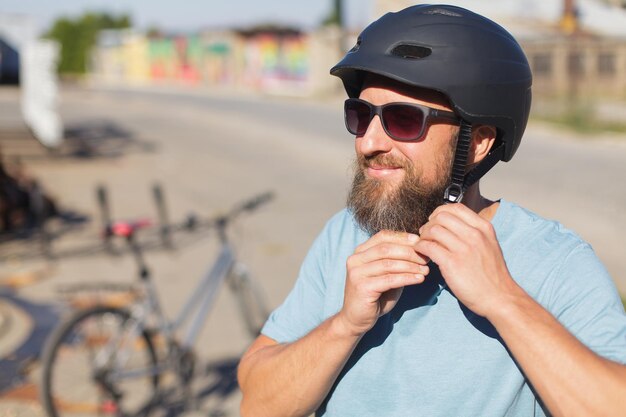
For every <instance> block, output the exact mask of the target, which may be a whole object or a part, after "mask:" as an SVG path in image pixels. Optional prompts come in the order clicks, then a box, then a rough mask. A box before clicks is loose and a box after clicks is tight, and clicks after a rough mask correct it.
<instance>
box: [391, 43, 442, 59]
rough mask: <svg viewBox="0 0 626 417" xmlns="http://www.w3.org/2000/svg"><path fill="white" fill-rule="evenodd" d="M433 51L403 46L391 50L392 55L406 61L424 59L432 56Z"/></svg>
mask: <svg viewBox="0 0 626 417" xmlns="http://www.w3.org/2000/svg"><path fill="white" fill-rule="evenodd" d="M432 52H433V51H432V49H430V48H426V47H425V46H419V45H409V44H402V45H398V46H395V47H394V48H393V49H392V50H391V55H395V56H399V57H401V58H405V59H422V58H426V57H427V56H429V55H430V54H432Z"/></svg>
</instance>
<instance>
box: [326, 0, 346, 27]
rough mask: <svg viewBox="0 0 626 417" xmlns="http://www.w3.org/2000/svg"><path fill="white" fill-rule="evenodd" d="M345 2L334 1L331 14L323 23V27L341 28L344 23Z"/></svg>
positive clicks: (340, 0)
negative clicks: (334, 26)
mask: <svg viewBox="0 0 626 417" xmlns="http://www.w3.org/2000/svg"><path fill="white" fill-rule="evenodd" d="M342 3H343V1H342V0H333V6H332V8H331V10H330V13H329V14H328V16H326V18H325V19H324V20H323V21H322V26H328V25H337V26H339V27H341V25H342V22H343V7H342V6H343V4H342Z"/></svg>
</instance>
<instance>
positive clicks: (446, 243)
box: [420, 223, 466, 252]
mask: <svg viewBox="0 0 626 417" xmlns="http://www.w3.org/2000/svg"><path fill="white" fill-rule="evenodd" d="M422 240H429V241H433V242H436V243H437V244H439V245H441V246H443V247H444V248H446V249H447V250H448V251H450V252H457V251H460V250H462V249H464V248H465V246H466V243H465V241H464V240H463V239H462V238H461V237H460V236H459V235H458V234H456V233H455V232H453V231H452V230H450V229H448V228H447V227H445V226H443V225H441V224H439V223H434V224H430V225H428V227H426V228H425V230H424V233H422V237H421V239H420V241H422Z"/></svg>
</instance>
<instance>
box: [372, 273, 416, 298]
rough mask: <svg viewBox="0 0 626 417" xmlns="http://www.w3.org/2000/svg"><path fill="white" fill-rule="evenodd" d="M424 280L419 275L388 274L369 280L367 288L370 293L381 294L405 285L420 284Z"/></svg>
mask: <svg viewBox="0 0 626 417" xmlns="http://www.w3.org/2000/svg"><path fill="white" fill-rule="evenodd" d="M424 280H425V277H424V275H420V274H388V275H383V276H381V277H376V278H372V279H370V281H369V283H368V286H369V289H370V290H371V291H373V292H375V293H378V294H383V293H385V292H387V291H389V290H394V289H397V288H402V287H406V286H407V285H415V284H421V283H422V282H424Z"/></svg>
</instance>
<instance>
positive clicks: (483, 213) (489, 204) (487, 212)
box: [463, 183, 500, 221]
mask: <svg viewBox="0 0 626 417" xmlns="http://www.w3.org/2000/svg"><path fill="white" fill-rule="evenodd" d="M463 204H465V205H466V206H467V207H469V208H470V209H472V210H473V211H474V212H475V213H478V215H479V216H480V217H482V218H483V219H485V220H489V221H491V219H492V218H493V216H494V215H495V214H496V210H497V209H498V206H499V205H500V203H498V202H497V201H491V200H489V199H487V198H485V197H483V196H482V194H481V193H480V185H479V183H475V184H473V185H472V186H471V187H469V188H468V189H467V191H466V192H465V194H464V196H463Z"/></svg>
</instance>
